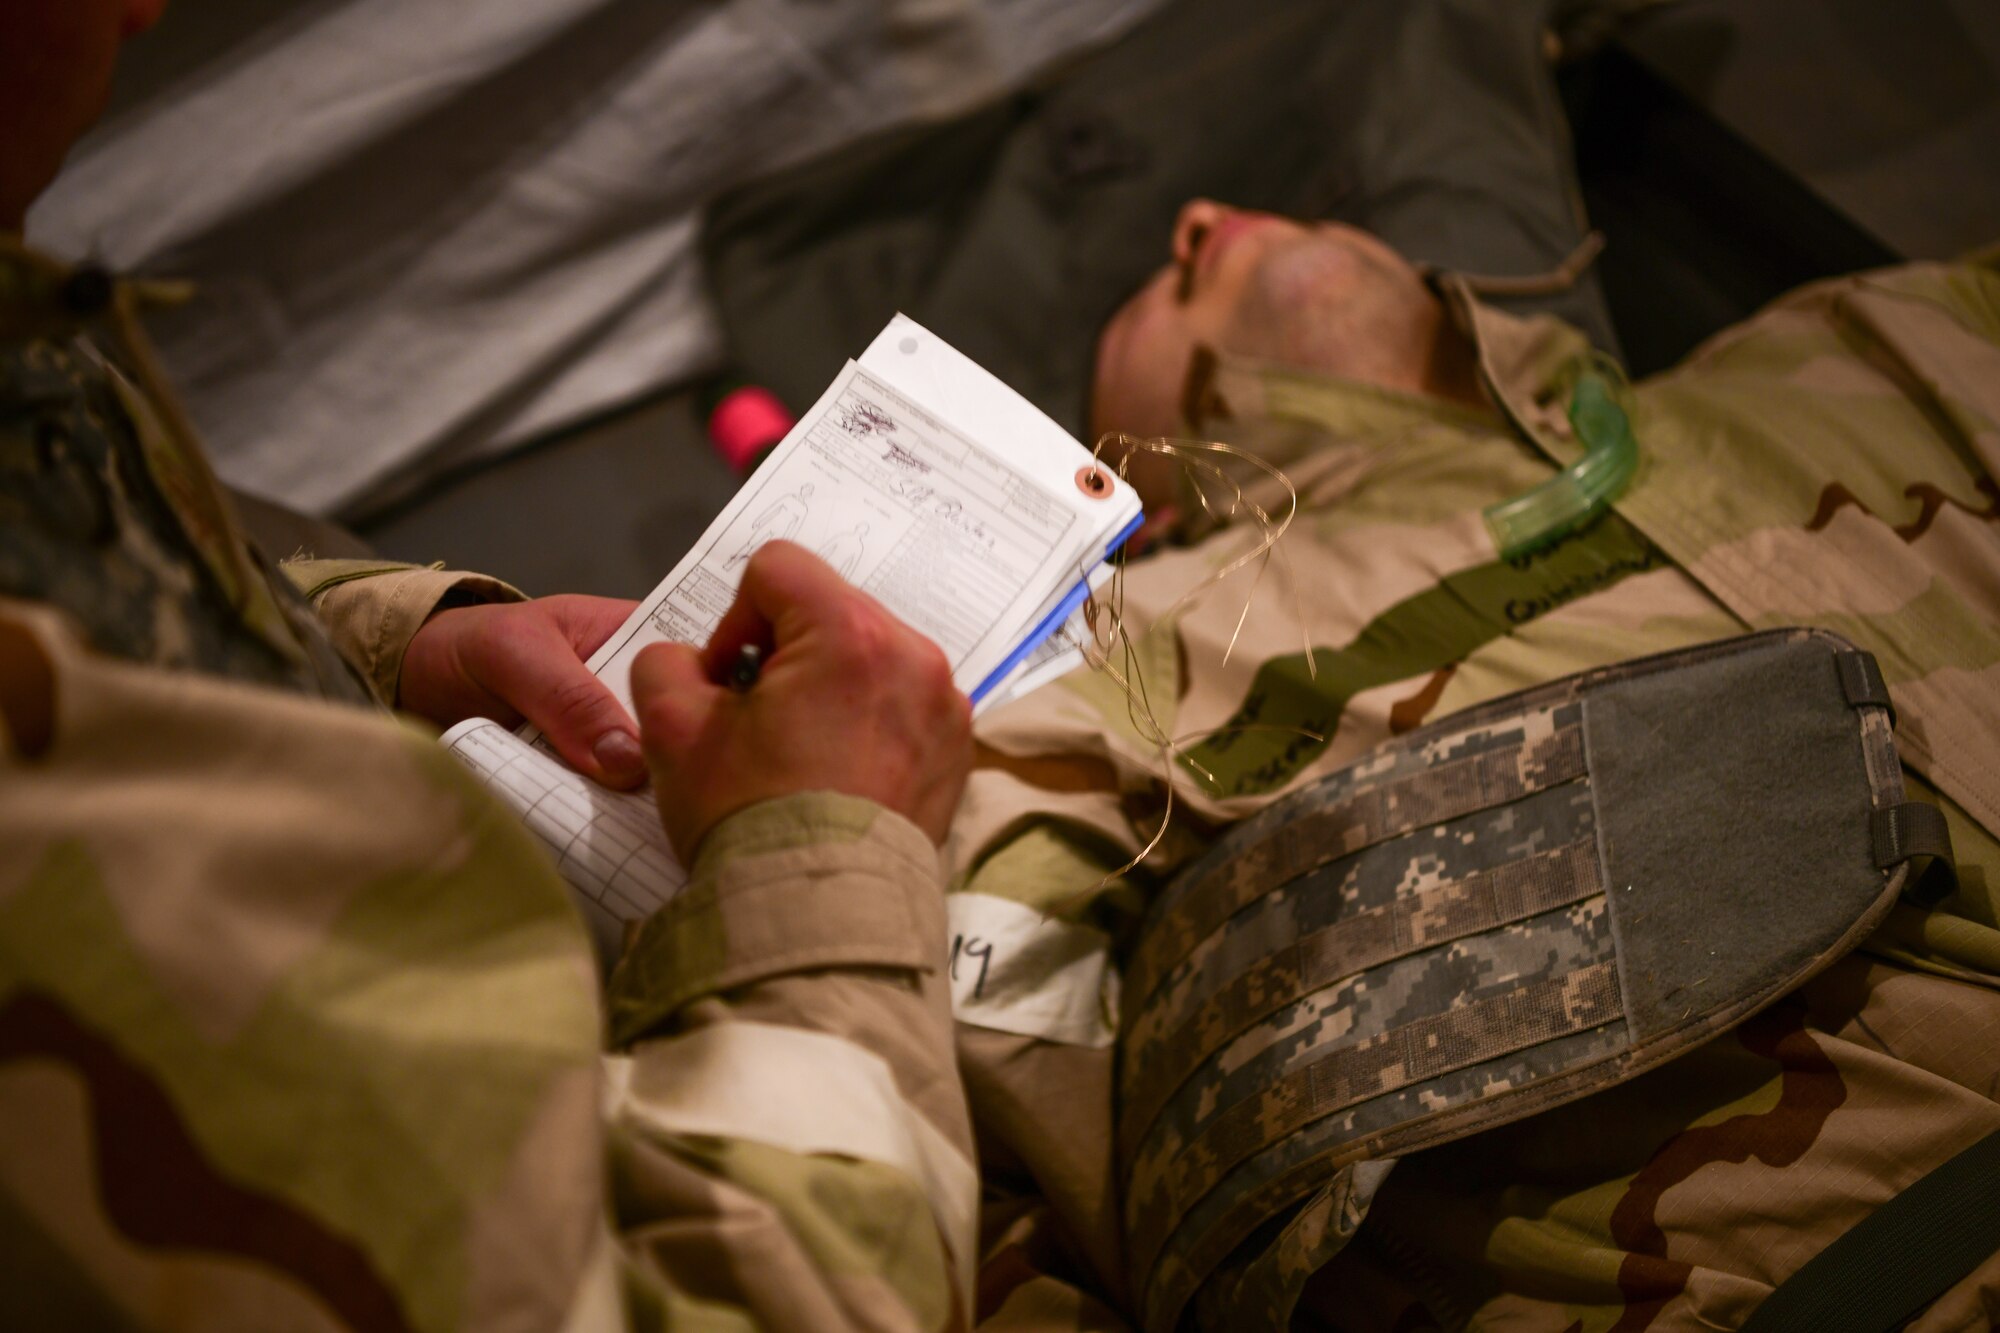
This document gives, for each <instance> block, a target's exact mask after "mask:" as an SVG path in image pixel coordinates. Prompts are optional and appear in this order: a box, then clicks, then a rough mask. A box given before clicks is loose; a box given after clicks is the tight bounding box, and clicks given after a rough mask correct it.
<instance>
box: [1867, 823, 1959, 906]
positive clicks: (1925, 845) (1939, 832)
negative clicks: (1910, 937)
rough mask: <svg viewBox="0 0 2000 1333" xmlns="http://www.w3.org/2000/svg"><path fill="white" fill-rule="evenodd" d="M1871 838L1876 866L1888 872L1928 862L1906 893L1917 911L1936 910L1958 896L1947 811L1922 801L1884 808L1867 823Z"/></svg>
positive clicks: (1907, 885) (1912, 879)
mask: <svg viewBox="0 0 2000 1333" xmlns="http://www.w3.org/2000/svg"><path fill="white" fill-rule="evenodd" d="M1868 836H1869V838H1870V840H1871V841H1872V842H1873V843H1874V845H1875V864H1876V865H1878V866H1880V867H1882V869H1884V870H1887V869H1888V868H1889V867H1890V866H1893V865H1895V864H1897V863H1898V862H1901V861H1912V860H1916V859H1918V858H1920V857H1921V858H1923V859H1925V860H1926V861H1927V862H1928V864H1927V865H1926V866H1925V867H1924V870H1923V873H1922V874H1920V875H1914V876H1912V877H1911V879H1910V880H1909V882H1908V883H1907V884H1906V885H1905V887H1904V889H1903V898H1904V900H1905V901H1907V902H1910V903H1914V904H1915V905H1916V906H1918V907H1935V906H1937V905H1938V904H1939V903H1940V902H1943V901H1944V900H1945V899H1946V898H1948V897H1950V896H1951V895H1952V894H1954V893H1956V892H1958V866H1957V862H1956V861H1955V860H1954V858H1953V857H1952V854H1951V826H1950V825H1949V824H1947V823H1945V819H1944V811H1942V810H1940V809H1938V808H1937V807H1936V806H1934V805H1929V804H1926V803H1925V802H1923V801H1905V802H1903V803H1902V804H1901V805H1890V806H1884V807H1883V808H1882V809H1880V810H1877V811H1875V812H1874V813H1873V814H1872V815H1871V816H1870V817H1869V821H1868Z"/></svg>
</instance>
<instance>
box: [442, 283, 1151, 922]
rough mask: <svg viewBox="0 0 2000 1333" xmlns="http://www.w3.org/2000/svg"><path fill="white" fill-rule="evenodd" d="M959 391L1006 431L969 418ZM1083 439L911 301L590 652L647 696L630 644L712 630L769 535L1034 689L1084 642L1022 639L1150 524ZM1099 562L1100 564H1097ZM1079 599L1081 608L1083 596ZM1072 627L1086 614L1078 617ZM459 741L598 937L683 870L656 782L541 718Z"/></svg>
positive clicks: (972, 663)
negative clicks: (636, 778) (596, 769)
mask: <svg viewBox="0 0 2000 1333" xmlns="http://www.w3.org/2000/svg"><path fill="white" fill-rule="evenodd" d="M922 403H931V404H935V405H938V406H942V407H945V408H947V409H949V410H950V411H951V412H952V414H953V417H954V419H956V420H960V421H964V422H966V423H967V424H968V425H971V426H973V427H974V428H975V429H977V430H978V431H979V432H980V435H981V437H982V438H983V439H986V440H988V441H991V442H992V443H993V444H994V445H995V446H996V447H997V448H998V449H999V450H1004V452H996V449H995V448H988V447H987V446H986V445H983V444H981V443H979V442H978V441H975V440H973V439H971V438H969V437H967V436H966V435H965V434H964V433H963V432H961V431H959V430H957V429H956V428H954V427H953V426H951V425H950V424H948V423H947V422H946V421H945V420H944V419H943V418H941V417H940V416H939V415H938V414H937V413H936V412H934V411H932V410H930V409H929V408H927V407H925V406H922V405H920V404H922ZM1089 466H1091V460H1090V456H1089V454H1087V453H1086V452H1085V451H1084V450H1083V449H1082V448H1081V447H1080V446H1079V445H1078V444H1077V443H1076V441H1075V440H1073V439H1071V438H1070V437H1069V436H1068V434H1067V433H1065V432H1064V431H1063V430H1062V428H1061V427H1059V426H1057V425H1056V424H1055V423H1054V422H1053V421H1051V420H1049V419H1048V417H1046V416H1045V415H1043V414H1042V413H1041V412H1040V411H1038V410H1037V409H1036V408H1034V407H1033V406H1032V405H1031V404H1029V403H1028V402H1027V400H1026V399H1023V398H1021V397H1020V396H1019V395H1018V394H1016V393H1014V392H1013V391H1012V390H1011V389H1008V388H1007V387H1006V386H1005V385H1004V384H1002V383H1001V382H1000V381H999V380H997V379H995V378H994V377H993V376H992V375H991V374H989V373H988V372H987V371H985V370H984V369H982V368H981V367H979V366H978V365H977V364H975V363H974V362H972V361H971V360H969V359H968V358H966V357H965V356H963V355H961V354H960V353H958V352H957V351H954V350H953V349H952V348H951V347H950V346H949V345H948V344H946V343H945V342H943V341H942V340H941V339H939V338H937V337H936V336H935V335H933V334H931V333H930V332H929V331H928V330H926V329H924V328H923V327H922V326H921V325H919V324H916V323H915V322H913V321H911V320H909V319H907V318H905V317H904V316H901V315H899V316H897V317H896V318H895V319H894V320H892V321H891V322H890V324H889V326H888V327H887V328H885V329H884V330H883V331H882V333H881V334H880V335H879V336H878V337H877V338H876V339H875V341H874V342H873V343H871V344H870V345H869V348H868V350H867V351H866V352H865V353H864V354H863V356H862V359H861V361H860V362H858V363H857V362H849V363H848V364H847V366H846V367H845V368H844V369H843V370H842V371H841V373H840V375H839V376H838V377H837V378H836V379H835V380H834V382H833V383H832V384H831V385H829V386H828V387H827V390H826V392H825V393H824V394H822V395H821V396H820V399H819V401H818V403H816V404H815V405H814V406H813V408H812V410H811V411H810V412H808V413H806V415H805V416H804V417H802V418H800V420H799V423H798V424H797V425H796V426H794V427H793V428H792V430H791V431H790V432H789V433H788V434H787V435H786V436H785V438H784V440H783V441H782V442H781V443H780V444H779V445H778V447H777V448H776V449H774V450H772V452H771V454H770V455H769V456H768V457H767V458H766V459H765V461H764V463H763V465H762V466H761V467H759V468H758V470H757V471H756V472H755V473H753V474H752V475H751V477H750V478H749V480H748V481H746V482H745V483H744V485H743V488H742V489H741V490H740V491H739V492H738V493H737V495H736V496H735V498H734V499H732V500H731V501H730V503H729V505H728V506H727V507H726V508H725V509H724V510H723V511H722V513H721V515H720V516H718V517H717V518H716V520H715V522H714V523H712V524H710V525H709V528H708V531H707V532H706V533H704V534H703V535H702V538H701V540H700V541H699V542H697V543H696V544H695V546H694V548H693V549H692V550H690V551H689V552H688V553H687V555H685V556H684V557H682V559H681V561H680V563H679V564H677V565H676V566H675V567H674V570H673V572H672V573H670V574H668V575H667V577H666V579H665V580H663V581H662V582H661V583H660V585H659V586H658V587H657V588H655V589H654V590H653V592H652V593H651V595H649V596H648V597H647V598H646V600H645V601H643V602H641V603H640V605H639V607H638V609H637V610H636V611H634V612H633V614H632V615H631V617H630V618H629V619H627V620H626V622H625V623H624V624H623V625H621V626H620V627H619V628H618V630H617V631H616V632H615V633H614V634H612V636H611V637H610V638H609V639H607V640H606V641H605V643H604V645H603V646H602V647H601V648H599V649H598V650H597V652H596V653H595V654H594V655H593V656H592V657H591V659H590V662H589V667H590V669H591V670H592V671H593V672H595V673H596V674H597V675H598V677H599V678H600V679H602V680H603V681H604V682H605V684H606V685H607V686H608V687H609V688H610V689H611V692H612V694H613V695H614V696H615V697H616V698H617V699H618V700H619V702H621V703H622V704H624V705H625V707H626V709H627V711H630V710H631V708H632V691H631V672H632V661H633V659H634V658H636V657H637V656H638V654H639V652H640V651H641V650H642V649H644V648H645V647H646V646H647V645H648V644H652V643H657V642H661V641H673V642H678V643H690V644H701V643H705V642H707V641H708V639H709V638H710V636H711V635H712V634H713V632H714V629H715V626H716V623H717V622H718V621H719V620H720V619H721V618H722V615H723V613H724V612H725V611H727V610H728V608H729V606H730V604H731V603H732V602H733V601H734V600H735V597H736V590H737V587H738V585H739V584H740V583H741V582H742V579H743V571H744V569H745V567H746V566H747V565H748V564H749V562H750V558H751V556H752V555H754V554H755V552H756V551H757V549H758V548H759V547H761V546H763V545H764V544H765V543H766V542H772V541H780V540H782V541H791V542H795V543H797V544H799V545H800V546H803V547H805V548H806V549H807V550H810V551H813V552H814V553H816V554H817V555H818V556H819V557H820V558H821V559H822V560H824V561H825V562H826V563H827V564H828V565H830V566H831V567H832V568H833V569H834V571H835V572H836V573H838V574H839V575H840V576H841V577H842V578H844V579H846V580H847V581H849V582H851V583H854V584H856V585H858V586H859V587H860V588H862V589H863V590H864V591H866V592H868V593H870V594H872V595H873V596H874V597H875V598H876V599H877V600H878V601H880V602H881V603H882V604H883V605H884V606H885V607H887V608H888V609H889V610H890V611H891V612H893V613H894V614H895V615H897V616H898V617H899V618H901V619H902V620H903V621H904V622H905V623H906V624H908V625H910V626H911V627H912V628H914V629H916V630H917V631H919V632H920V633H922V634H924V635H926V636H928V637H929V638H930V639H932V640H933V641H934V642H936V643H937V645H938V646H939V647H940V648H942V649H943V650H944V653H945V656H946V658H947V659H948V660H949V661H950V662H951V664H952V674H953V679H954V680H955V681H956V682H957V683H958V686H959V688H960V689H962V690H964V691H966V692H967V693H972V692H973V691H974V690H975V688H976V687H978V686H979V685H980V684H982V683H983V682H985V681H986V680H987V678H988V677H989V676H990V675H992V674H993V673H994V672H995V671H996V670H998V669H1000V668H1001V667H1002V664H1003V663H1005V664H1008V671H1009V674H1008V679H1007V680H1006V682H1004V683H1003V685H1002V686H1001V687H1000V688H998V689H995V690H993V691H992V692H991V693H990V694H988V695H987V696H986V697H987V698H988V699H993V698H994V697H995V696H998V695H1018V694H1019V693H1021V692H1025V691H1026V690H1028V689H1032V688H1034V687H1035V686H1036V685H1038V684H1040V683H1042V682H1043V681H1045V680H1048V679H1052V678H1053V677H1054V676H1056V675H1059V674H1061V673H1062V672H1063V671H1064V670H1067V669H1069V668H1070V666H1071V665H1073V663H1074V661H1075V660H1077V659H1078V658H1079V657H1080V652H1079V650H1077V649H1076V648H1075V646H1074V645H1073V644H1069V645H1064V644H1060V643H1055V644H1049V645H1043V647H1042V650H1041V651H1039V652H1034V653H1027V654H1024V657H1025V660H1024V661H1023V662H1022V663H1021V664H1020V665H1019V666H1018V667H1016V666H1014V665H1013V664H1012V662H1011V659H1012V658H1013V657H1014V655H1015V653H1016V652H1017V650H1019V649H1021V648H1022V646H1023V645H1024V643H1026V642H1028V640H1029V632H1030V631H1031V630H1034V629H1037V628H1038V627H1040V626H1042V625H1044V624H1045V623H1047V622H1049V621H1051V620H1053V619H1054V618H1055V617H1056V616H1057V615H1059V614H1061V613H1062V611H1063V610H1064V608H1065V607H1066V605H1067V603H1068V599H1069V598H1070V597H1071V595H1072V593H1073V590H1074V589H1075V588H1076V587H1077V584H1078V582H1079V580H1080V579H1082V578H1083V577H1084V576H1085V574H1086V573H1087V572H1091V577H1092V579H1093V582H1099V581H1101V580H1102V579H1103V578H1105V577H1108V575H1109V572H1110V571H1109V569H1108V567H1107V566H1105V564H1104V557H1105V555H1106V547H1107V544H1108V543H1111V542H1112V541H1113V539H1114V538H1117V537H1118V536H1119V535H1120V534H1121V533H1125V532H1127V531H1129V529H1130V527H1132V526H1136V521H1137V517H1138V512H1139V504H1138V499H1137V497H1136V495H1134V493H1133V492H1132V491H1131V489H1130V487H1128V486H1127V485H1126V484H1125V483H1124V482H1123V481H1122V480H1118V479H1116V478H1111V477H1109V476H1108V474H1106V478H1107V479H1106V483H1105V484H1104V485H1101V486H1098V487H1096V488H1094V489H1091V490H1085V489H1084V488H1083V487H1082V486H1081V485H1080V484H1079V482H1078V475H1079V473H1078V470H1079V468H1087V467H1089ZM1092 571H1094V572H1092ZM1079 614H1080V613H1079ZM1072 621H1073V623H1072V625H1071V627H1070V632H1071V633H1072V635H1081V634H1086V633H1087V632H1088V627H1087V626H1086V625H1084V623H1083V622H1082V620H1081V619H1080V618H1077V617H1073V618H1072ZM444 743H445V744H446V745H447V746H448V747H449V748H450V749H451V750H452V751H453V753H454V754H456V755H457V756H458V757H459V758H460V759H461V760H462V761H463V762H465V763H466V764H467V765H469V766H470V767H471V768H473V769H474V770H475V771H476V772H478V773H479V775H480V776H481V777H482V779H483V780H485V781H486V782H487V784H488V785H489V786H490V787H492V788H493V789H494V790H495V791H496V792H497V793H498V794H500V795H501V796H502V797H503V799H505V800H506V801H507V802H508V803H509V804H511V805H513V806H514V807H515V808H516V809H517V810H519V811H520V812H521V815H522V818H523V819H524V820H525V821H526V823H527V825H528V827H529V829H531V830H532V831H533V832H534V834H535V836H536V837H538V838H539V839H541V841H542V842H543V843H544V844H545V845H547V847H548V849H549V852H550V854H551V855H552V856H553V857H554V858H555V860H556V865H557V868H558V869H559V870H560V871H561V872H562V874H563V876H564V878H565V879H567V880H568V881H569V882H570V884H571V886H572V887H573V888H574V889H575V891H576V898H577V902H578V905H579V906H580V907H581V908H582V909H583V912H584V915H585V916H586V918H587V919H588V920H589V922H590V925H591V929H592V933H593V935H594V936H595V938H596V939H597V941H598V944H599V947H600V953H601V956H602V957H604V958H615V957H616V956H617V955H618V952H619V945H620V935H621V932H622V927H623V923H624V922H627V921H635V920H639V919H642V918H644V917H646V916H648V915H650V914H651V913H652V912H653V911H655V910H657V909H658V908H659V907H660V906H661V905H663V904H665V903H666V902H668V901H670V900H671V899H672V898H673V896H674V895H675V894H677V893H678V892H680V890H681V889H682V888H683V887H685V885H686V882H687V875H686V872H685V871H684V870H683V869H682V868H681V866H680V865H679V864H678V862H677V861H676V860H675V858H674V855H673V851H672V848H671V847H670V845H669V844H668V842H667V839H666V834H665V832H664V831H663V830H662V828H661V827H660V822H659V817H658V812H657V811H656V809H655V808H654V804H653V800H652V797H651V795H650V794H649V793H647V792H638V793H633V792H617V791H612V790H610V789H609V788H605V787H601V786H599V785H597V784H596V783H594V782H592V781H590V780H589V779H587V778H585V777H583V776H582V775H581V774H578V773H577V772H575V771H574V770H572V769H571V768H570V767H569V766H568V765H567V764H565V763H563V762H562V760H561V759H559V758H558V757H557V756H556V755H555V754H554V752H553V750H552V749H551V748H550V747H549V745H548V743H547V741H546V739H544V738H542V737H540V736H539V735H537V734H536V733H535V732H534V730H533V729H532V728H523V729H522V730H521V732H520V733H518V734H516V733H513V732H509V731H506V730H505V729H503V728H501V727H500V726H498V725H497V724H495V723H492V722H487V721H483V720H474V721H471V722H465V723H461V724H460V725H459V726H456V727H454V728H452V729H451V730H450V731H448V732H446V733H445V736H444Z"/></svg>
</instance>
